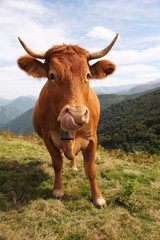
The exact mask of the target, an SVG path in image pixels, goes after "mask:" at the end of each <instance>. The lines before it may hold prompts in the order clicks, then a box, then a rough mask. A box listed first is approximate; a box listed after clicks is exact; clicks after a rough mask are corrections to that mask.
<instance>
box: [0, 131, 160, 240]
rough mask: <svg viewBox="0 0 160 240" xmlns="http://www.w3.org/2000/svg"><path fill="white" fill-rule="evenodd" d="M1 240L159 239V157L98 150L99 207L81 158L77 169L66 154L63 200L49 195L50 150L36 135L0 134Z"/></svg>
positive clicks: (51, 179) (51, 171)
mask: <svg viewBox="0 0 160 240" xmlns="http://www.w3.org/2000/svg"><path fill="white" fill-rule="evenodd" d="M0 143H1V144H0V239H1V240H2V239H3V240H4V239H7V240H11V239H12V240H20V239H21V240H28V239H32V240H33V239H35V240H39V239H43V240H44V239H47V240H51V239H52V240H53V239H62V240H63V239H65V240H71V239H74V240H82V239H83V240H84V239H85V240H86V239H87V240H91V239H92V240H102V239H105V240H106V239H114V240H121V239H129V240H130V239H136V240H137V239H143V240H144V239H147V240H149V239H154V240H155V239H159V236H160V228H159V226H160V205H159V204H160V203H159V199H160V190H159V189H160V174H159V160H160V159H159V158H158V157H157V156H152V157H151V156H148V155H145V156H144V155H141V154H140V153H137V154H136V155H131V154H130V155H128V156H126V155H125V154H124V152H122V151H112V152H106V151H105V152H104V151H103V149H101V150H99V151H98V152H97V156H96V169H97V181H98V185H99V187H100V189H101V191H102V193H103V195H104V197H105V199H106V200H107V202H108V206H107V207H106V208H105V209H103V210H98V209H96V208H95V207H94V206H93V204H92V202H91V198H90V194H89V183H88V180H87V179H86V177H85V175H84V170H83V160H82V157H81V155H79V156H78V157H77V163H78V169H79V171H78V172H74V171H73V170H71V169H70V168H69V167H68V166H69V161H68V160H66V159H64V167H63V183H64V192H65V196H64V199H63V201H62V202H60V201H58V200H55V199H52V198H51V191H52V187H53V185H52V184H53V175H54V174H53V170H52V166H51V161H50V157H49V154H48V152H47V150H46V149H45V147H44V146H43V145H40V144H39V143H38V142H37V141H36V140H32V141H31V140H30V141H28V140H25V139H23V138H22V137H18V138H17V137H11V136H10V135H8V134H7V133H5V134H1V135H0Z"/></svg>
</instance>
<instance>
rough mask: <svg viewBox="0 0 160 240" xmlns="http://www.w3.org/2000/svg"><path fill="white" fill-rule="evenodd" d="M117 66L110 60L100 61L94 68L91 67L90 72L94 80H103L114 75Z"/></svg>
mask: <svg viewBox="0 0 160 240" xmlns="http://www.w3.org/2000/svg"><path fill="white" fill-rule="evenodd" d="M115 69H116V66H115V65H114V63H112V62H110V61H108V60H102V61H98V62H96V63H95V64H93V65H92V66H90V72H91V75H92V78H94V79H102V78H105V77H107V76H108V75H109V74H112V73H114V71H115Z"/></svg>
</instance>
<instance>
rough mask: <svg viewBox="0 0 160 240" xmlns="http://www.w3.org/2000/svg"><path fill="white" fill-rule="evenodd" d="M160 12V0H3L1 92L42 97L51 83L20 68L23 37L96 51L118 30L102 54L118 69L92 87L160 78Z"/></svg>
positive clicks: (36, 45)
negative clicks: (109, 46)
mask: <svg viewBox="0 0 160 240" xmlns="http://www.w3.org/2000/svg"><path fill="white" fill-rule="evenodd" d="M159 13H160V1H159V0H115V1H114V0H113V1H110V0H72V1H71V0H70V1H69V0H44V1H43V0H7V1H6V0H0V97H3V98H6V99H14V98H17V97H19V96H27V95H33V96H38V95H39V93H40V90H41V89H42V86H43V85H44V83H45V82H46V79H42V80H37V79H34V78H33V77H31V76H28V75H27V74H25V72H23V71H21V70H20V69H19V68H18V66H17V59H18V58H19V57H20V56H22V55H25V54H26V52H25V51H24V49H23V48H22V46H21V45H20V43H19V41H18V36H20V37H21V38H22V39H23V40H24V42H25V43H26V44H27V45H29V46H30V47H31V48H33V49H35V50H42V51H46V50H48V49H49V48H51V47H52V46H53V45H55V44H62V43H67V44H76V45H79V46H80V47H82V48H85V49H86V50H88V51H95V50H100V49H102V48H104V47H106V46H107V45H108V44H109V43H110V42H111V41H112V39H113V38H114V36H115V35H116V33H119V38H118V40H117V41H116V43H115V45H114V47H113V48H112V50H111V51H110V52H109V53H108V54H107V56H105V57H104V58H103V59H108V60H111V61H112V62H114V63H115V64H116V66H117V69H116V72H115V73H114V74H113V75H111V76H109V77H108V78H106V79H104V80H93V81H91V83H90V86H91V87H94V86H120V85H127V84H142V83H146V82H149V81H154V80H157V79H160V14H159ZM94 62H95V61H91V62H90V64H93V63H94Z"/></svg>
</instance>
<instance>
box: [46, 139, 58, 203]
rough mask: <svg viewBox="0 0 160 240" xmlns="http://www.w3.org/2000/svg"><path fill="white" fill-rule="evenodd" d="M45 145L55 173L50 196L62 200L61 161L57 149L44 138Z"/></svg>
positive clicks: (50, 141)
mask: <svg viewBox="0 0 160 240" xmlns="http://www.w3.org/2000/svg"><path fill="white" fill-rule="evenodd" d="M44 142H45V145H46V147H47V149H48V151H49V153H50V155H51V158H52V164H53V168H54V172H55V179H54V187H53V192H52V196H53V197H55V198H57V199H62V198H63V184H62V165H63V159H62V156H61V153H60V151H59V149H57V148H56V147H55V146H54V144H53V141H52V139H51V138H50V137H45V138H44Z"/></svg>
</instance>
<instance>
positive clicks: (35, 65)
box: [17, 55, 47, 78]
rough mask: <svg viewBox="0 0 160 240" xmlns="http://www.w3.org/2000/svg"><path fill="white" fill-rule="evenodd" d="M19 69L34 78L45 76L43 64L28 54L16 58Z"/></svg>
mask: <svg viewBox="0 0 160 240" xmlns="http://www.w3.org/2000/svg"><path fill="white" fill-rule="evenodd" d="M17 63H18V66H19V67H20V69H22V70H23V71H25V72H26V73H27V74H28V75H31V76H33V77H35V78H43V77H47V72H46V69H45V64H44V63H42V62H40V61H38V60H37V59H36V58H33V57H31V56H29V55H26V56H22V57H20V58H19V59H18V60H17Z"/></svg>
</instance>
